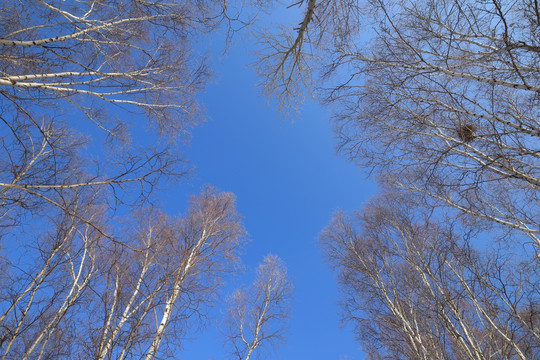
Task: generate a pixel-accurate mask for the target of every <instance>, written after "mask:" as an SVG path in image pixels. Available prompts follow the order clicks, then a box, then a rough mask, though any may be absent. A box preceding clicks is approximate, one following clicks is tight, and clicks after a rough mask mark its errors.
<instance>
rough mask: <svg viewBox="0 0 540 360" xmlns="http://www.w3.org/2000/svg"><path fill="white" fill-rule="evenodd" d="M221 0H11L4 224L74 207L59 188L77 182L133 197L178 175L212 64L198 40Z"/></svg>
mask: <svg viewBox="0 0 540 360" xmlns="http://www.w3.org/2000/svg"><path fill="white" fill-rule="evenodd" d="M224 11H225V10H224V3H222V2H220V1H218V0H216V1H212V0H210V1H171V2H162V1H100V0H92V1H61V0H37V1H24V2H21V1H5V2H3V3H2V5H1V6H0V120H1V121H0V133H1V134H2V137H1V138H0V148H1V149H2V156H1V157H0V199H1V200H0V216H1V221H2V223H1V224H0V225H1V226H12V225H16V224H20V219H21V218H23V217H24V214H27V213H28V211H26V210H29V209H31V210H32V211H34V212H36V211H38V209H43V208H50V207H56V208H59V209H61V210H63V211H67V210H66V208H65V207H63V204H62V202H61V199H60V198H61V197H62V196H64V195H63V194H64V193H69V192H70V191H73V189H75V188H77V187H81V186H86V187H92V188H93V189H94V191H107V192H108V197H107V198H104V200H103V201H104V202H106V203H108V205H109V206H111V207H117V206H121V205H123V204H126V203H127V204H130V205H136V204H138V203H140V202H141V201H145V200H147V199H148V196H149V194H150V193H151V192H152V190H153V189H154V188H155V187H157V186H158V185H159V184H160V181H161V180H162V179H163V178H167V179H176V178H178V176H181V175H182V174H183V173H184V166H183V160H182V158H181V156H180V154H179V152H178V147H177V141H178V140H181V139H182V138H185V137H186V136H187V134H188V133H189V130H190V128H191V127H192V125H193V124H194V123H195V122H197V121H198V120H199V119H200V111H199V107H198V105H197V102H196V100H195V96H196V94H197V93H198V91H199V90H201V88H202V87H203V86H204V83H205V81H206V79H207V75H208V70H207V67H206V64H205V61H204V58H203V57H202V56H197V55H196V54H195V53H194V50H193V45H194V44H195V43H196V41H198V39H200V38H201V37H202V36H203V35H204V34H206V33H208V32H210V31H212V30H214V29H215V28H216V27H217V26H218V25H219V24H220V23H221V21H222V20H223V19H224V18H225V16H226V13H225V12H224ZM145 126H146V128H145ZM142 132H148V134H149V135H146V136H141V133H142ZM98 189H99V190H98ZM66 196H67V195H66ZM44 211H45V212H47V211H49V210H44ZM72 215H76V214H72Z"/></svg>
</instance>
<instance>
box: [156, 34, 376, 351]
mask: <svg viewBox="0 0 540 360" xmlns="http://www.w3.org/2000/svg"><path fill="white" fill-rule="evenodd" d="M248 56H249V51H247V50H246V49H245V46H244V45H242V44H239V45H237V46H235V47H234V48H233V49H232V50H231V51H230V52H229V54H228V55H227V57H225V58H223V59H219V58H216V59H213V64H212V65H213V68H214V70H215V73H216V77H215V81H214V83H213V84H211V85H210V86H208V88H207V91H206V93H205V94H203V95H202V96H201V97H200V98H201V101H202V102H203V104H204V105H205V106H206V109H207V115H208V121H207V122H206V123H203V124H202V125H199V126H198V127H197V128H196V129H195V130H194V133H193V137H192V139H191V145H190V146H189V147H188V148H187V150H186V155H187V157H188V158H189V160H190V161H191V162H192V164H193V165H195V167H196V169H195V171H194V173H193V175H192V177H191V179H189V180H187V181H186V182H184V184H182V185H180V186H179V187H178V188H177V189H174V191H172V190H171V192H170V193H169V195H170V196H169V198H168V199H167V201H166V206H167V210H168V211H169V212H171V213H177V212H178V211H179V209H180V207H181V206H183V205H181V204H185V202H186V200H187V197H188V194H190V193H197V192H198V191H199V190H200V188H201V187H202V186H203V185H204V184H212V185H214V186H216V187H217V188H219V189H220V190H223V191H231V192H233V193H235V194H236V197H237V204H238V210H239V212H240V213H241V214H242V215H243V217H244V222H245V226H246V228H247V230H248V232H249V235H250V239H251V242H250V244H249V245H248V248H247V250H246V252H245V254H244V256H243V261H244V264H245V265H246V266H247V270H248V272H247V273H246V276H245V277H244V278H245V279H247V280H248V281H249V280H251V279H252V274H253V270H254V268H255V267H256V265H257V264H258V263H259V262H260V261H262V259H263V257H264V255H266V254H268V253H273V254H277V255H278V256H280V257H281V258H282V259H283V260H284V262H285V263H286V264H287V267H288V270H289V276H290V278H291V280H292V281H293V282H294V285H295V293H294V300H293V303H292V304H291V305H292V317H291V320H290V329H289V332H288V334H287V344H286V345H284V346H283V347H281V350H280V352H279V355H280V356H279V358H280V359H314V360H317V359H348V360H352V359H356V360H359V359H362V358H363V356H362V353H361V351H360V350H359V345H358V343H356V342H355V341H354V334H353V332H352V329H351V328H345V329H342V328H340V322H339V307H338V306H337V303H338V300H339V296H338V290H337V284H336V279H335V276H334V274H333V273H332V272H331V270H330V269H329V267H328V266H327V264H326V263H325V260H324V257H323V255H322V251H321V247H320V246H319V244H318V240H317V238H318V234H319V233H320V231H321V230H322V229H323V227H324V226H325V225H326V224H327V223H328V222H329V220H330V218H331V215H332V213H333V212H334V211H335V210H337V209H344V210H346V211H351V210H353V209H358V208H360V207H361V206H362V204H363V202H364V201H365V200H367V199H368V198H369V197H370V196H371V195H373V194H374V192H375V187H374V183H373V182H370V181H367V180H366V173H365V172H364V171H362V170H361V169H358V168H356V167H355V166H354V165H352V164H350V163H348V162H346V161H345V160H344V159H343V158H340V157H339V156H337V155H336V154H335V141H334V135H333V133H332V126H331V124H330V121H329V120H328V116H329V115H328V112H327V111H326V110H325V109H322V108H321V107H319V106H317V105H316V104H313V103H311V104H309V105H307V106H306V107H305V109H304V111H303V112H302V119H301V120H299V121H295V122H294V123H291V122H289V121H283V120H282V119H281V117H280V116H279V114H278V113H277V111H276V109H275V107H272V106H268V105H265V103H266V100H265V99H264V98H263V97H262V96H261V95H260V94H259V92H258V90H257V89H256V86H255V84H256V82H257V78H256V75H255V74H254V72H253V71H251V70H250V69H248V68H247V67H246V64H247V63H248V62H249V58H248ZM244 278H242V279H244ZM242 279H237V281H240V280H242ZM235 284H236V285H238V283H235V282H234V281H233V282H232V283H230V284H229V285H228V288H227V289H226V291H230V288H231V287H233V286H234V285H235ZM225 295H226V294H224V295H223V296H225ZM219 305H224V303H223V302H222V301H220V302H218V308H216V309H215V312H214V313H213V314H211V315H212V316H214V317H215V318H212V319H211V321H210V323H209V326H208V328H207V329H205V330H204V331H203V332H200V333H197V334H194V335H195V336H194V337H195V339H193V340H190V341H187V342H185V343H184V349H183V351H182V353H180V354H178V355H179V358H181V359H191V360H203V359H204V360H206V359H226V358H227V356H226V354H225V353H224V350H223V347H222V340H221V339H220V338H219V333H218V332H217V331H215V326H214V325H215V323H214V319H218V318H219V315H220V308H219ZM221 310H222V309H221ZM229 358H230V357H229Z"/></svg>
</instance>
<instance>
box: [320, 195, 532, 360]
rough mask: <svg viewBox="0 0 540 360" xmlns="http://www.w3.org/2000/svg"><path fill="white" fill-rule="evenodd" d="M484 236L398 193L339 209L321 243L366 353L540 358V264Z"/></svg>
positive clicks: (403, 356)
mask: <svg viewBox="0 0 540 360" xmlns="http://www.w3.org/2000/svg"><path fill="white" fill-rule="evenodd" d="M481 235H482V234H481V232H479V231H478V230H475V229H470V228H467V227H464V226H463V225H462V224H461V223H460V222H459V221H457V220H456V219H455V218H452V217H441V216H436V215H434V214H433V212H432V211H431V209H429V208H422V207H421V206H419V203H418V202H417V201H416V200H413V199H411V197H410V196H404V195H398V194H397V193H386V194H384V195H381V196H379V197H378V198H377V199H374V200H372V201H371V202H370V203H368V204H366V207H365V208H364V209H363V210H362V211H361V212H359V213H357V214H355V216H354V217H353V218H350V217H348V216H346V215H344V214H343V213H338V214H336V215H335V217H334V219H333V221H332V223H331V224H330V225H329V226H328V227H327V229H326V230H325V231H324V232H323V235H322V241H323V243H324V246H325V250H326V253H327V255H328V258H329V259H330V261H331V264H332V265H333V266H334V267H335V269H336V270H337V272H338V274H339V280H340V284H341V287H342V290H343V293H344V299H343V302H342V304H343V306H342V308H343V316H344V319H346V320H347V321H349V322H351V323H352V324H353V325H354V326H355V329H356V332H357V335H358V338H359V340H360V341H361V342H362V344H363V345H364V349H365V351H366V353H367V354H368V358H370V359H387V358H391V359H426V360H427V359H479V360H480V359H523V360H525V359H537V358H538V354H539V350H540V322H539V321H538V320H539V319H538V317H537V316H538V313H537V310H536V309H537V306H538V284H539V276H538V274H539V272H538V262H537V261H534V260H533V261H531V260H530V259H527V256H524V255H523V252H524V250H522V249H520V250H517V251H516V250H515V248H514V250H509V249H508V248H504V247H500V246H496V245H494V243H492V244H491V246H488V247H486V248H485V249H481V250H480V249H479V246H478V245H476V246H474V245H473V244H474V243H477V242H478V237H479V236H481ZM484 236H485V234H484ZM489 240H492V239H489Z"/></svg>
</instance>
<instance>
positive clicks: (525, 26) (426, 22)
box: [259, 0, 540, 245]
mask: <svg viewBox="0 0 540 360" xmlns="http://www.w3.org/2000/svg"><path fill="white" fill-rule="evenodd" d="M302 4H303V5H304V6H305V7H306V10H305V14H306V15H305V17H304V18H303V20H302V22H301V25H300V26H299V28H298V29H297V32H298V36H297V41H289V40H288V39H287V38H286V37H283V36H282V37H279V36H273V37H272V36H271V35H267V36H268V37H270V39H269V40H268V41H267V43H268V44H270V45H269V46H268V48H267V49H266V50H265V51H263V53H262V55H261V60H260V63H259V64H260V72H261V74H262V75H263V76H265V79H264V80H263V81H264V86H266V87H267V88H268V89H270V90H271V91H275V92H277V94H278V96H288V95H287V93H288V91H289V90H288V89H290V88H291V86H297V85H298V83H299V82H301V81H298V80H296V78H295V77H294V76H292V75H294V74H295V72H294V71H292V70H291V69H292V68H295V67H297V68H298V67H299V66H300V65H298V64H301V67H302V68H305V69H307V71H308V72H310V73H313V72H316V71H319V72H320V73H321V74H322V77H321V79H320V81H319V82H318V83H317V85H318V86H317V87H318V88H319V89H320V90H321V98H320V99H321V100H322V101H323V102H326V103H330V104H331V106H332V109H333V110H334V111H335V127H336V131H337V133H338V136H339V138H340V142H339V149H340V151H341V153H342V154H345V155H346V156H348V157H349V158H350V159H351V160H352V161H354V162H356V163H358V164H360V165H362V166H367V167H371V168H375V169H377V171H378V172H380V173H383V174H384V173H392V175H390V176H388V177H393V178H395V179H399V182H400V183H401V186H402V187H404V188H408V189H410V190H411V191H415V192H419V193H423V194H425V195H426V198H430V199H431V200H432V201H433V204H439V205H444V206H452V207H455V208H457V209H459V210H460V211H462V212H463V213H467V214H469V215H471V218H475V219H476V221H478V223H479V225H480V224H481V223H482V222H483V220H486V221H487V224H491V225H486V226H493V224H498V225H500V226H501V227H502V228H506V229H517V230H519V231H520V232H522V233H525V234H526V235H527V236H529V237H530V239H532V241H534V242H536V243H537V244H538V245H540V240H539V238H538V234H539V231H540V229H539V227H538V224H539V223H540V219H539V218H538V215H539V214H540V212H539V211H538V206H537V204H538V202H539V201H538V200H539V198H538V191H537V189H538V185H539V179H540V173H539V153H538V146H537V143H538V134H539V133H540V126H539V123H538V118H539V116H538V115H539V114H538V105H539V104H538V91H539V90H540V87H539V85H538V80H539V79H538V73H539V71H538V70H539V62H538V51H539V49H540V43H539V39H538V31H537V30H538V27H539V26H540V15H539V14H540V12H539V10H538V9H539V8H538V4H537V2H536V1H534V0H528V1H523V2H512V1H503V0H490V1H482V2H478V1H468V0H443V1H439V0H423V1H407V0H399V1H385V0H376V1H366V2H360V1H328V2H327V1H322V0H321V1H317V0H315V1H312V2H311V1H310V2H300V3H299V5H302ZM340 11H341V12H340ZM342 12H346V13H347V14H349V15H348V16H340V15H339V14H341V13H342ZM360 14H362V16H360ZM306 34H308V35H306ZM298 44H303V46H302V48H303V49H304V50H305V52H304V54H300V55H295V54H297V52H296V49H299V45H298ZM306 49H308V50H306ZM276 79H278V80H276ZM289 83H293V84H294V83H296V85H289ZM383 176H385V175H383ZM484 223H485V222H484Z"/></svg>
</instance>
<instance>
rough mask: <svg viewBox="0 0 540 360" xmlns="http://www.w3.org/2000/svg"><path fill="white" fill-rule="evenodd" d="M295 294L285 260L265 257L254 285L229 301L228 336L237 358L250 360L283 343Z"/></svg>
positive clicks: (236, 294)
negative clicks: (267, 347) (267, 348)
mask: <svg viewBox="0 0 540 360" xmlns="http://www.w3.org/2000/svg"><path fill="white" fill-rule="evenodd" d="M291 293H292V284H291V282H290V281H289V280H288V279H287V269H286V268H285V265H284V264H283V262H282V261H281V259H279V258H278V257H277V256H276V255H267V256H265V258H264V260H263V262H262V263H261V264H260V265H259V267H258V268H257V273H256V278H255V281H254V282H253V284H252V285H251V286H250V287H248V288H246V289H237V290H236V291H235V292H234V293H233V295H232V296H231V297H230V298H229V307H228V309H227V320H226V329H225V330H224V334H225V337H226V339H227V346H228V347H229V348H230V351H231V354H232V356H233V357H234V358H235V359H239V360H249V359H250V358H253V357H254V356H255V355H256V354H258V353H260V351H261V349H262V348H264V347H265V346H268V345H274V346H275V345H276V344H277V343H278V342H281V341H283V335H284V332H285V330H286V320H287V318H288V317H289V300H290V297H291Z"/></svg>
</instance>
